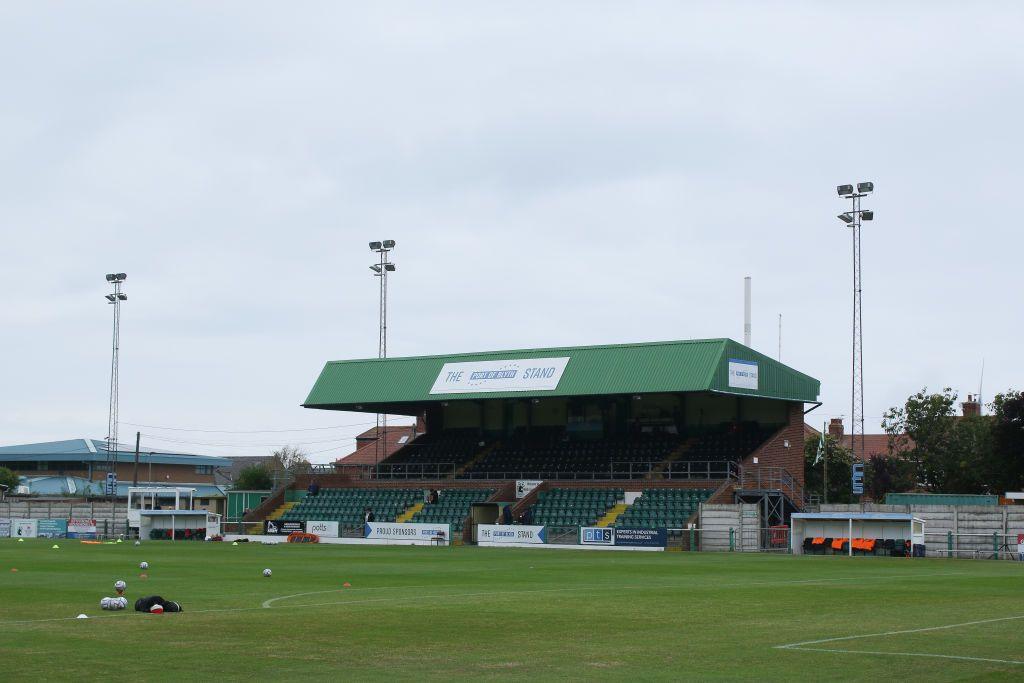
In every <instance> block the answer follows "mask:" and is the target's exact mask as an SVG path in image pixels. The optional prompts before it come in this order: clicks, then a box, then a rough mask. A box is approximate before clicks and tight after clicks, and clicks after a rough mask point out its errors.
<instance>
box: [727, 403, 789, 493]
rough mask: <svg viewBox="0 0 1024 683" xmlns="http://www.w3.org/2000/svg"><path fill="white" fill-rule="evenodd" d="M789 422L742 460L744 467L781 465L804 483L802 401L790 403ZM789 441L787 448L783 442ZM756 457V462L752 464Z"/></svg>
mask: <svg viewBox="0 0 1024 683" xmlns="http://www.w3.org/2000/svg"><path fill="white" fill-rule="evenodd" d="M787 412H788V415H789V422H788V424H786V426H785V427H783V428H781V429H780V430H779V431H777V432H775V434H773V435H772V436H771V438H769V439H768V440H767V441H766V442H765V443H764V444H763V445H762V446H761V447H760V448H758V449H757V450H756V451H754V452H753V453H751V454H750V455H749V456H747V458H746V459H745V460H743V463H742V464H743V467H744V468H754V467H758V466H761V467H782V468H785V469H786V470H787V471H788V472H789V473H790V474H791V475H793V478H794V479H795V480H796V481H798V482H800V485H801V486H803V484H804V406H803V404H802V403H790V404H789V410H788V411H787ZM786 441H789V447H788V448H787V447H786V445H785V443H786ZM754 458H757V464H756V465H755V464H754Z"/></svg>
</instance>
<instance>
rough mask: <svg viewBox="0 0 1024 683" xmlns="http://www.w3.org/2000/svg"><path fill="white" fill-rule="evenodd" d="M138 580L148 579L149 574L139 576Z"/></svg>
mask: <svg viewBox="0 0 1024 683" xmlns="http://www.w3.org/2000/svg"><path fill="white" fill-rule="evenodd" d="M139 578H140V579H148V578H149V574H139Z"/></svg>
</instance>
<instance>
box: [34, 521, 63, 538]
mask: <svg viewBox="0 0 1024 683" xmlns="http://www.w3.org/2000/svg"><path fill="white" fill-rule="evenodd" d="M67 535H68V520H66V519H40V520H39V521H38V522H36V536H38V537H39V538H64V537H65V536H67Z"/></svg>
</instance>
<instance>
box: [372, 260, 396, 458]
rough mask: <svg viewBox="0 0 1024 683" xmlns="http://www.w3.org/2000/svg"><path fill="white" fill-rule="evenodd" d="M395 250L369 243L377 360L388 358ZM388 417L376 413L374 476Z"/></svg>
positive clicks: (385, 446) (385, 439) (385, 445)
mask: <svg viewBox="0 0 1024 683" xmlns="http://www.w3.org/2000/svg"><path fill="white" fill-rule="evenodd" d="M394 248H395V241H394V240H383V241H381V242H370V250H371V251H375V252H377V254H378V255H379V256H380V261H379V262H378V263H375V264H373V265H372V266H370V270H372V271H373V276H374V277H376V278H380V281H379V284H380V294H379V300H378V305H377V315H378V321H377V358H387V357H388V273H392V272H394V271H395V264H394V263H392V262H391V261H389V260H388V254H389V253H390V252H391V250H392V249H394ZM387 436H388V416H387V415H386V414H381V413H377V432H376V434H374V437H375V439H374V443H375V444H376V445H375V448H374V476H376V475H377V469H378V467H379V465H380V450H381V439H383V440H384V448H385V452H386V449H387Z"/></svg>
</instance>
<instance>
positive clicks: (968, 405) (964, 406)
mask: <svg viewBox="0 0 1024 683" xmlns="http://www.w3.org/2000/svg"><path fill="white" fill-rule="evenodd" d="M960 408H961V410H963V411H964V417H979V416H980V415H981V403H979V402H978V397H977V396H972V395H971V394H967V400H966V401H964V402H963V403H961V404H960Z"/></svg>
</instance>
